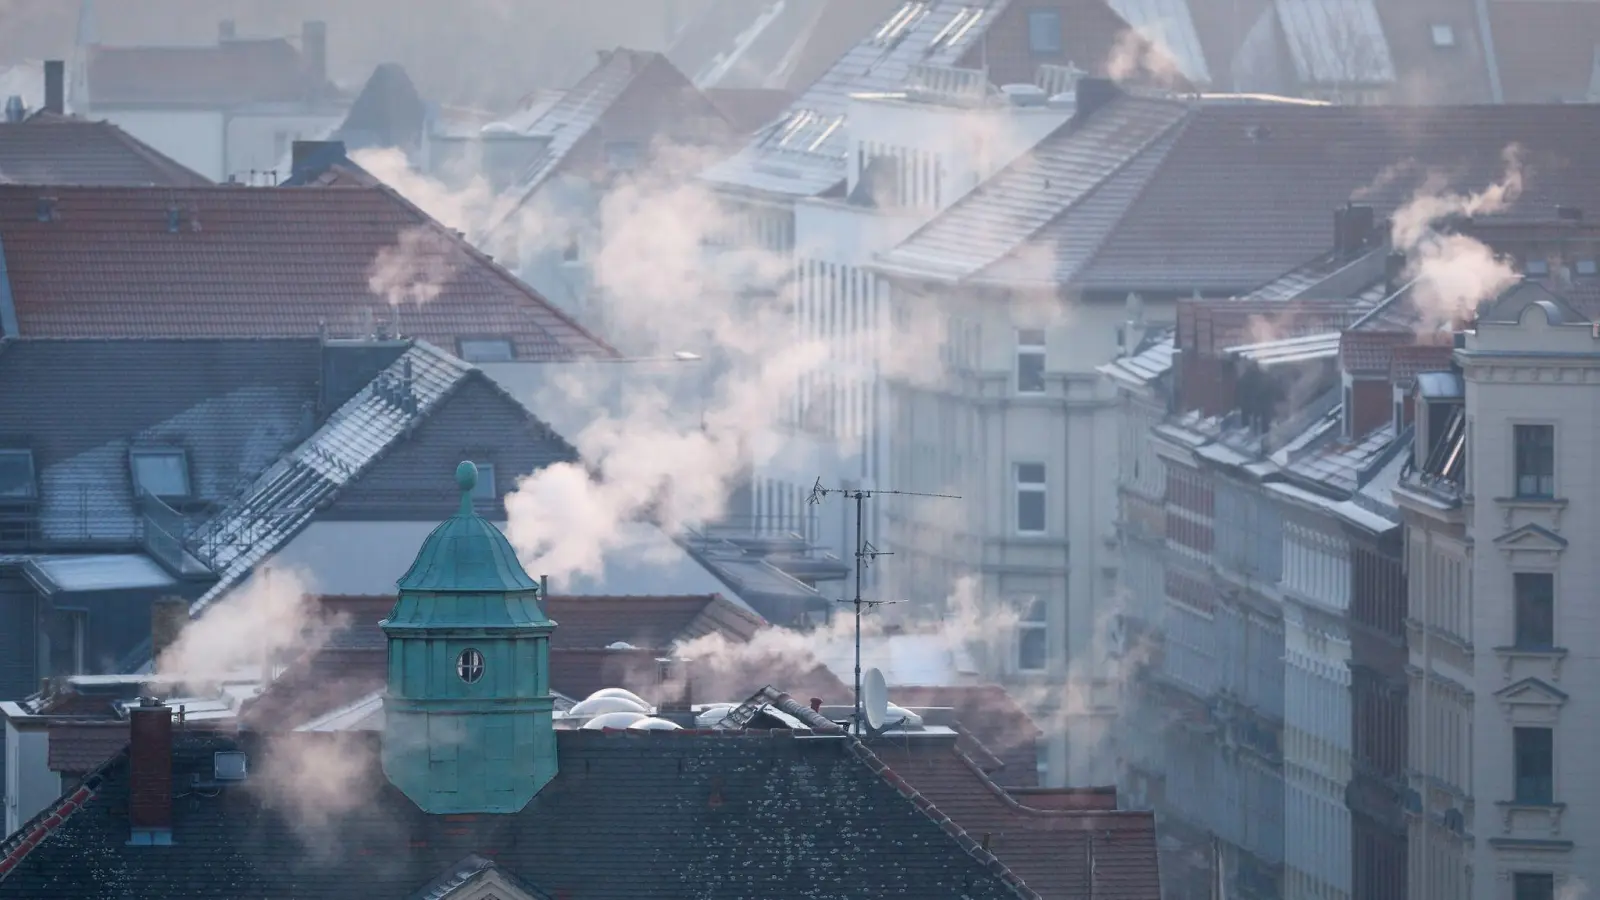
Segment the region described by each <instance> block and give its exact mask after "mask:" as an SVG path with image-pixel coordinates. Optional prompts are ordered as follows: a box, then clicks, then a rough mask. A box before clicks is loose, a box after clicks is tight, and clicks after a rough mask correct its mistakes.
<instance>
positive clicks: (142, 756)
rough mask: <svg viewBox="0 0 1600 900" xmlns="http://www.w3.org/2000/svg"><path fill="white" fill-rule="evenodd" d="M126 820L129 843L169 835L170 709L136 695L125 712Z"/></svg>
mask: <svg viewBox="0 0 1600 900" xmlns="http://www.w3.org/2000/svg"><path fill="white" fill-rule="evenodd" d="M128 738H129V739H128V761H129V776H130V779H131V784H130V785H129V789H128V821H129V825H130V826H131V827H132V829H133V841H132V843H169V842H170V841H171V834H172V708H171V707H169V706H167V705H166V704H164V703H162V702H161V700H160V699H158V698H156V697H140V698H139V705H138V706H136V707H134V708H133V709H131V710H129V711H128Z"/></svg>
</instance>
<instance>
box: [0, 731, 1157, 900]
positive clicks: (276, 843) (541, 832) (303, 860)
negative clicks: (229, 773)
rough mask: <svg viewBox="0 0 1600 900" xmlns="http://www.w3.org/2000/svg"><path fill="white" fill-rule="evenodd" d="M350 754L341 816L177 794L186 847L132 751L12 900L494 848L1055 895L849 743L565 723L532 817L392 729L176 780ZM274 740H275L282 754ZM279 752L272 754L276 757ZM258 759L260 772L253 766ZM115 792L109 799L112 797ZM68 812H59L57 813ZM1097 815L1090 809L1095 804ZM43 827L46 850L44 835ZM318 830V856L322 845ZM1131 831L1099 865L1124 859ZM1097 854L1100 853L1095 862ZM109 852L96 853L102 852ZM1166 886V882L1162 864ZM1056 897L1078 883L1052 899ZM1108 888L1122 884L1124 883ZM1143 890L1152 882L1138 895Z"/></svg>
mask: <svg viewBox="0 0 1600 900" xmlns="http://www.w3.org/2000/svg"><path fill="white" fill-rule="evenodd" d="M241 743H242V746H243V749H245V750H246V752H247V753H250V754H251V755H252V756H256V757H257V758H258V759H259V758H262V757H261V756H260V754H262V753H263V752H268V753H278V754H296V755H298V756H299V757H300V758H307V757H309V756H311V755H313V754H328V753H338V754H339V758H340V759H341V760H345V761H347V762H348V763H349V764H350V765H349V767H348V771H350V772H351V778H350V779H349V783H348V784H346V785H344V786H343V787H342V788H341V790H342V791H344V792H347V796H349V797H350V799H351V800H352V801H353V802H350V803H348V804H346V805H344V806H342V807H339V808H335V809H333V810H331V811H330V815H329V817H328V818H327V820H326V824H327V825H328V826H330V827H328V828H326V829H322V830H318V831H317V832H315V834H314V835H313V834H311V833H308V832H306V831H304V830H300V831H297V830H296V827H295V823H293V822H292V821H290V820H289V819H288V817H289V816H290V815H292V812H293V809H294V807H293V805H292V804H283V803H275V802H273V801H274V800H275V799H277V795H276V793H274V792H273V791H272V789H271V787H270V786H268V785H269V784H270V783H268V782H263V783H262V787H260V788H258V789H251V788H250V787H246V788H243V789H239V788H235V789H231V791H230V793H228V794H227V796H226V797H222V798H203V797H197V798H196V799H195V800H194V801H193V802H190V801H184V802H179V803H174V804H173V808H172V821H173V827H172V846H171V847H162V848H160V849H159V852H152V850H151V849H150V848H148V847H128V846H126V844H127V840H128V825H127V820H126V814H125V812H119V810H125V809H126V803H127V797H128V791H129V776H128V765H127V762H126V759H127V758H126V756H125V755H124V756H119V757H117V758H116V759H115V760H114V761H113V762H112V763H111V764H110V765H109V766H108V767H107V768H106V770H105V771H104V775H103V778H104V781H103V783H102V781H101V780H100V779H99V778H96V779H94V780H93V782H92V785H93V786H92V788H90V789H88V790H85V792H84V795H83V796H82V797H80V798H78V799H75V800H74V801H73V803H74V805H75V806H76V805H77V804H82V805H83V806H84V807H85V810H86V811H85V812H82V813H79V812H77V811H76V810H75V809H68V810H66V811H65V814H64V815H62V814H59V813H57V814H55V815H54V816H53V818H47V819H46V820H44V821H48V822H52V823H53V824H51V825H50V826H49V828H46V829H44V830H43V831H42V833H39V834H37V835H34V834H33V832H32V831H30V832H28V833H27V834H25V835H24V836H23V841H22V842H10V843H7V844H6V845H0V853H7V852H12V851H17V850H18V849H19V848H21V852H19V853H16V855H15V856H12V857H11V858H10V859H8V860H7V862H5V863H0V866H5V867H8V868H9V871H7V872H6V873H5V874H4V875H3V876H0V878H3V880H0V898H23V897H26V898H28V900H52V898H57V897H60V898H67V897H71V898H73V900H123V898H125V897H128V896H135V897H156V896H160V897H163V898H166V900H183V898H187V897H196V898H199V897H206V898H210V897H216V896H222V895H227V896H233V897H240V898H241V900H242V898H243V897H244V896H245V894H241V893H240V892H241V890H243V891H246V892H247V893H248V895H249V896H259V897H266V896H272V897H285V898H287V897H298V898H309V897H331V896H338V895H342V894H344V893H347V892H348V891H349V890H350V886H351V885H357V884H358V885H360V886H361V890H362V891H363V892H364V893H367V894H370V895H372V896H375V897H379V896H381V897H404V896H408V895H411V894H413V893H414V892H416V891H417V890H419V889H420V888H423V887H424V886H428V885H432V884H435V883H436V882H437V880H438V879H439V877H440V875H441V874H442V873H445V872H447V871H449V870H450V869H452V868H454V867H455V866H456V865H457V864H458V863H459V861H460V860H462V859H463V858H464V857H466V856H467V855H468V854H477V855H479V856H481V857H484V858H486V859H492V860H494V861H495V863H496V864H497V865H498V866H500V867H502V868H503V869H505V870H506V871H508V872H511V873H514V874H515V875H516V876H517V877H518V878H520V879H522V880H524V881H525V882H526V883H528V884H530V885H532V886H533V887H535V888H537V889H538V890H539V891H541V892H543V893H546V894H548V895H550V896H555V897H560V896H566V897H570V898H572V900H583V898H602V897H603V898H621V897H652V898H670V897H703V896H717V897H723V896H725V897H763V898H772V900H781V898H788V897H795V898H800V897H813V896H818V895H819V894H822V895H836V894H837V892H838V890H839V888H838V884H839V880H840V879H841V878H845V877H848V879H849V881H850V887H849V894H850V896H851V897H852V898H862V900H867V898H875V897H891V896H893V897H902V896H907V895H913V896H918V897H928V898H933V897H951V898H955V897H966V898H973V900H977V898H998V897H1029V898H1031V897H1036V896H1038V894H1037V893H1035V892H1034V891H1031V890H1029V889H1028V888H1026V887H1023V886H1022V885H1021V884H1020V882H1019V880H1018V878H1017V876H1016V875H1015V874H1013V873H1012V872H1011V870H1009V869H1008V868H1007V867H1006V866H1005V865H1004V864H1002V863H1001V862H1000V861H999V860H998V859H996V857H995V856H994V855H993V854H991V853H990V852H988V851H986V850H984V849H983V848H982V847H981V846H980V845H979V842H978V839H977V838H976V837H974V836H972V834H971V833H970V832H969V833H966V834H962V833H961V832H960V829H957V828H955V827H954V826H952V825H950V824H949V820H948V819H947V818H946V817H945V816H944V815H943V814H941V811H940V810H939V809H937V808H936V807H933V806H931V805H929V804H928V802H927V799H926V798H925V797H922V796H918V795H916V793H915V792H914V791H910V790H909V789H907V788H905V787H904V785H905V781H904V780H903V779H901V778H899V777H898V776H897V775H896V774H894V773H892V772H886V771H884V770H883V768H882V763H881V762H880V763H876V765H874V763H875V760H874V758H873V757H872V755H871V752H870V751H867V750H866V749H865V748H864V747H862V746H861V745H860V744H858V743H857V742H855V741H853V740H851V739H850V738H848V737H845V736H842V735H840V736H822V737H809V738H806V739H804V740H801V739H797V738H795V737H793V736H791V735H789V734H787V733H783V732H772V733H760V732H730V733H709V734H708V733H704V732H692V733H682V732H666V733H643V734H640V733H626V732H593V731H561V732H557V734H556V747H557V752H558V754H559V758H560V772H559V774H557V775H556V777H555V779H554V780H553V781H552V782H551V783H550V784H549V785H547V786H546V787H545V788H544V789H543V790H541V791H540V792H539V793H538V794H537V795H536V796H535V797H534V798H533V800H532V801H530V802H529V803H528V805H527V806H526V807H525V808H524V809H523V810H521V811H520V812H518V813H515V814H512V815H492V816H475V815H454V816H429V815H426V814H424V813H422V812H421V811H420V810H419V809H418V808H417V807H416V806H415V805H414V804H413V803H411V802H410V801H409V800H408V799H407V798H406V797H405V796H404V795H402V794H401V793H400V792H399V791H398V790H397V789H395V788H394V787H393V786H391V785H390V784H389V783H388V782H387V780H386V779H385V778H384V777H383V775H382V771H381V767H380V762H379V759H378V752H377V751H378V747H377V740H376V738H375V736H371V735H363V734H348V733H346V734H316V733H302V734H290V735H278V736H274V737H270V738H259V739H258V738H255V737H254V736H251V735H246V736H244V737H243V738H241V739H240V741H238V742H235V741H230V740H227V739H224V738H220V737H219V738H196V737H193V736H180V737H179V738H178V741H177V746H176V747H175V752H174V765H173V781H174V783H178V784H181V783H187V782H188V779H189V777H190V775H191V773H196V772H206V771H209V769H210V766H211V765H212V756H213V754H214V753H215V752H216V751H218V750H222V749H231V748H233V747H235V746H240V744H241ZM263 743H267V744H268V747H263V746H262V745H263ZM267 758H268V759H270V758H271V757H270V756H268V757H267ZM252 768H254V767H252ZM96 788H97V789H98V793H94V792H93V790H94V789H96ZM51 812H52V813H55V811H54V810H52V811H51ZM1079 817H1080V818H1081V814H1080V816H1079ZM29 839H31V840H33V841H37V842H38V843H37V845H36V846H31V849H27V848H28V847H29V846H30V845H28V844H26V841H28V840H29ZM308 841H314V843H315V845H316V848H317V850H319V851H320V850H327V851H332V852H308V850H309V849H310V847H309V845H308V843H307V842H308ZM1116 844H1117V839H1116V838H1115V837H1112V838H1109V839H1105V840H1104V842H1103V843H1102V845H1101V846H1102V847H1104V848H1106V849H1103V850H1102V851H1101V852H1100V854H1099V855H1098V856H1097V857H1096V859H1097V860H1101V859H1103V860H1105V861H1104V862H1100V863H1097V865H1098V868H1097V872H1098V871H1099V870H1108V869H1111V868H1115V859H1116V858H1115V857H1113V856H1110V855H1109V850H1110V848H1111V847H1112V846H1116ZM1083 859H1084V865H1087V864H1088V856H1087V855H1085V856H1084V857H1083ZM91 860H92V864H91V862H90V861H91ZM1147 863H1148V870H1147V871H1146V872H1145V873H1144V877H1146V878H1151V879H1153V878H1154V859H1153V857H1152V858H1151V859H1150V860H1148V861H1147ZM1051 896H1060V894H1058V893H1055V892H1051ZM1101 896H1108V897H1109V896H1115V895H1112V894H1105V895H1101ZM1128 896H1131V897H1137V898H1142V897H1143V896H1144V895H1143V894H1134V895H1128Z"/></svg>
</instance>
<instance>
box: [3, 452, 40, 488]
mask: <svg viewBox="0 0 1600 900" xmlns="http://www.w3.org/2000/svg"><path fill="white" fill-rule="evenodd" d="M37 496H39V490H38V487H37V486H36V485H35V484H34V479H33V451H32V450H0V499H6V500H32V499H33V498H34V497H37Z"/></svg>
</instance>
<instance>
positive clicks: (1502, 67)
mask: <svg viewBox="0 0 1600 900" xmlns="http://www.w3.org/2000/svg"><path fill="white" fill-rule="evenodd" d="M1488 6H1489V22H1490V28H1491V32H1490V33H1491V34H1492V35H1493V39H1494V50H1495V58H1496V63H1497V66H1498V71H1499V76H1500V83H1501V86H1502V93H1503V95H1504V100H1505V102H1506V103H1560V102H1566V103H1584V102H1587V103H1594V102H1596V101H1597V100H1600V71H1597V69H1600V65H1597V63H1600V7H1596V6H1595V5H1594V4H1592V3H1570V2H1563V0H1516V2H1507V0H1492V2H1490V3H1489V4H1488Z"/></svg>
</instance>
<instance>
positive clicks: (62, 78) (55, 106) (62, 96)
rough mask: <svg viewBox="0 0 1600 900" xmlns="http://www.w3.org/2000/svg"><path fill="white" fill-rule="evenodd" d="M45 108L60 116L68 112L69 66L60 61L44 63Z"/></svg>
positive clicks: (46, 61)
mask: <svg viewBox="0 0 1600 900" xmlns="http://www.w3.org/2000/svg"><path fill="white" fill-rule="evenodd" d="M44 108H45V109H47V110H49V111H50V112H52V113H55V114H56V115H58V116H61V115H66V112H67V64H66V63H65V62H63V61H62V60H59V59H47V60H45V63H44Z"/></svg>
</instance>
